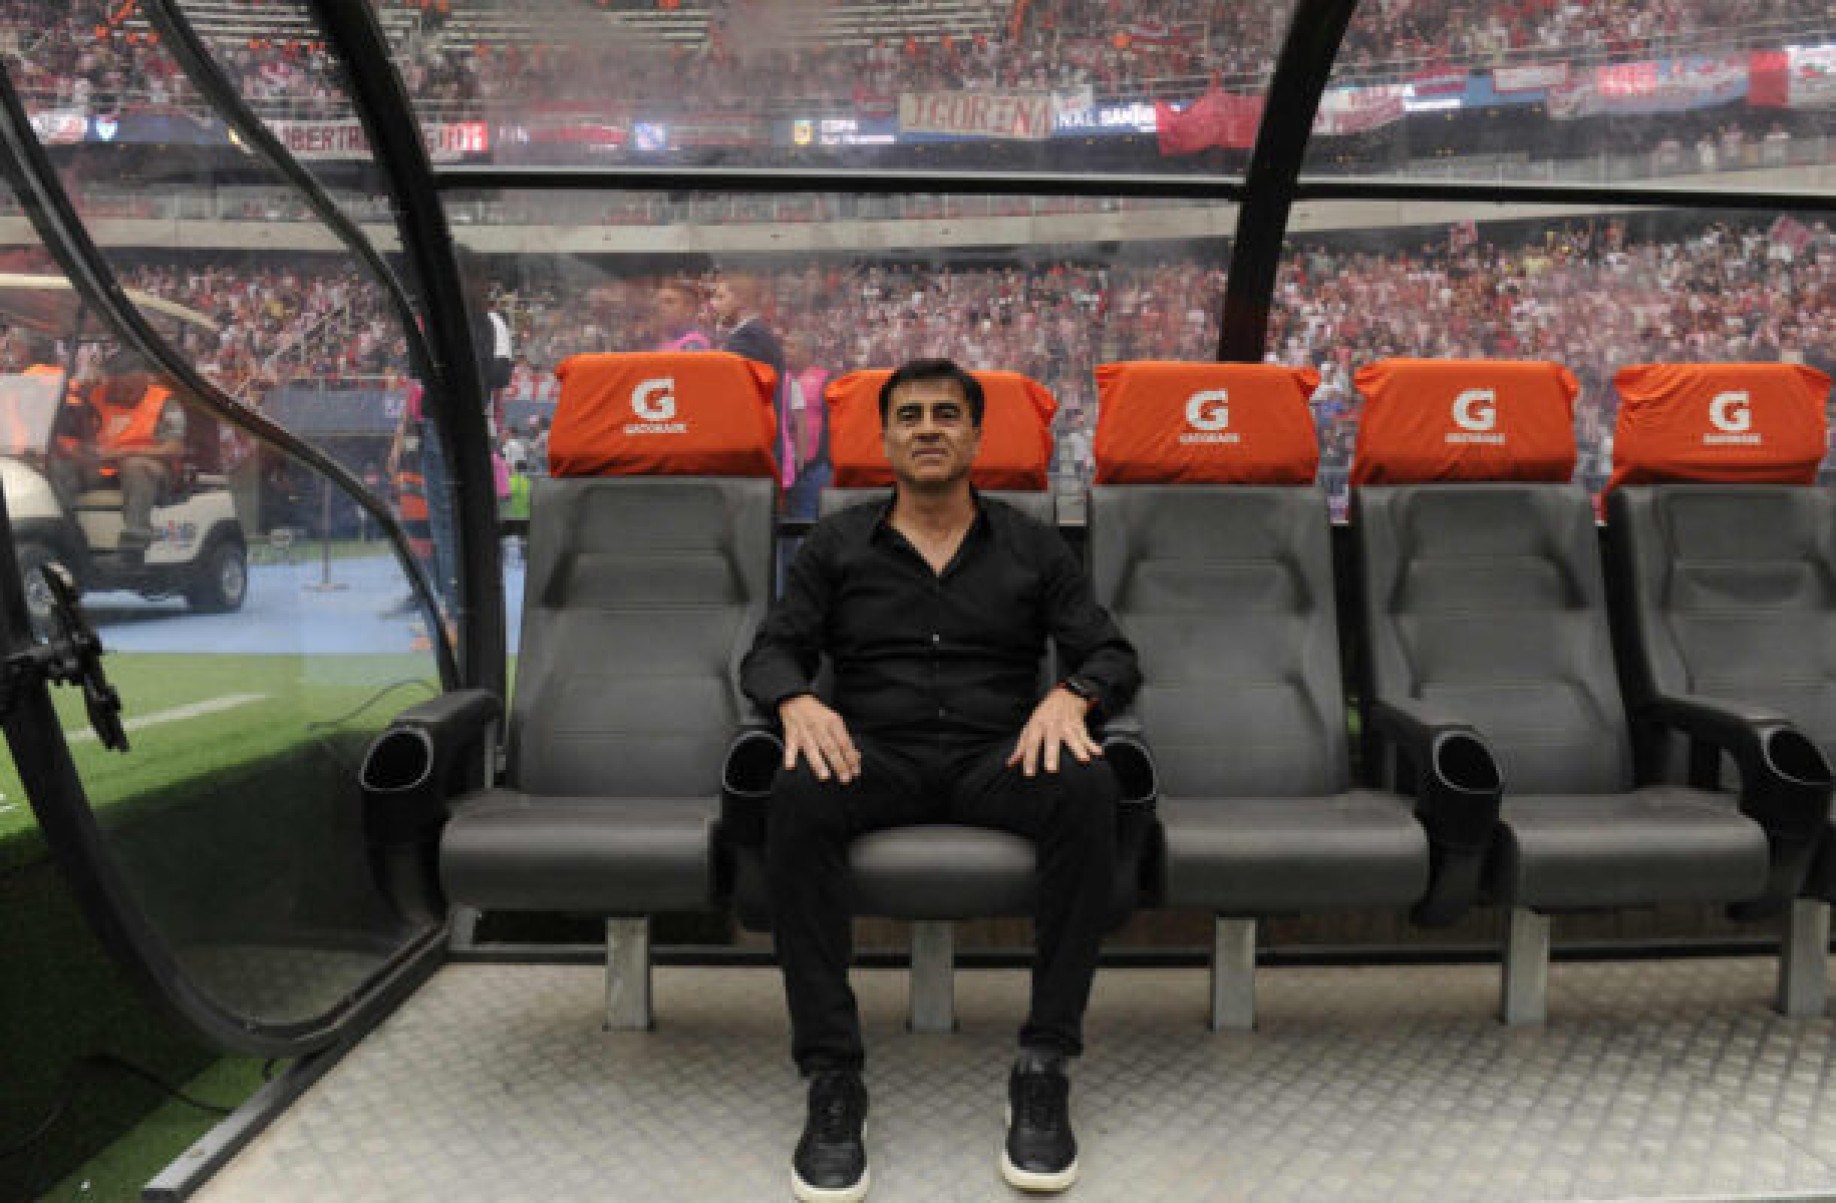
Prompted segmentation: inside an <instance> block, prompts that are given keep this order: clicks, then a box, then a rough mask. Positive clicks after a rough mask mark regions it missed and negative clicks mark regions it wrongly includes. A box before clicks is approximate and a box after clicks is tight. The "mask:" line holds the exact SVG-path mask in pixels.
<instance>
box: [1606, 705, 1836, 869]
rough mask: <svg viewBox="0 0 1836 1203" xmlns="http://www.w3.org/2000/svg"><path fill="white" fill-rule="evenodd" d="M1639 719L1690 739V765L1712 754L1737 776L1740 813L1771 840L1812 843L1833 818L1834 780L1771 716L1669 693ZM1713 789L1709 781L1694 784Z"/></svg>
mask: <svg viewBox="0 0 1836 1203" xmlns="http://www.w3.org/2000/svg"><path fill="white" fill-rule="evenodd" d="M1639 717H1641V718H1643V719H1645V720H1647V721H1649V722H1652V723H1656V724H1659V725H1661V726H1665V727H1669V728H1672V729H1673V730H1676V731H1680V732H1682V733H1683V734H1684V735H1686V736H1688V737H1689V740H1690V744H1691V757H1690V759H1691V762H1692V763H1697V762H1698V761H1699V760H1700V759H1701V758H1700V756H1699V752H1700V751H1701V750H1703V749H1712V750H1716V751H1720V752H1726V753H1727V754H1728V755H1729V756H1730V757H1732V758H1733V761H1734V766H1735V768H1736V769H1737V770H1738V771H1739V773H1740V809H1741V813H1743V814H1745V815H1747V816H1748V817H1749V818H1751V819H1753V820H1754V821H1755V822H1757V823H1759V824H1760V826H1762V827H1764V828H1765V829H1766V834H1767V836H1768V837H1769V838H1772V839H1775V840H1786V841H1790V842H1793V843H1800V842H1803V843H1808V842H1811V841H1813V840H1815V839H1816V838H1817V836H1818V834H1819V833H1821V832H1822V830H1823V825H1824V822H1825V820H1827V819H1828V817H1829V812H1830V790H1831V773H1830V766H1829V764H1828V763H1827V762H1826V761H1825V760H1824V758H1823V753H1822V752H1821V751H1819V750H1818V748H1817V745H1816V744H1814V743H1812V742H1811V740H1810V739H1809V738H1808V737H1806V736H1805V734H1804V733H1803V732H1802V731H1799V730H1798V729H1797V727H1795V726H1794V725H1792V722H1791V720H1790V719H1788V718H1786V717H1785V716H1784V715H1783V714H1781V713H1779V712H1778V711H1775V710H1770V709H1767V708H1765V707H1761V706H1750V705H1746V704H1744V703H1740V702H1728V701H1723V700H1722V699H1720V698H1704V697H1701V696H1698V695H1687V694H1673V695H1670V696H1665V697H1657V698H1653V699H1652V700H1651V701H1649V702H1647V703H1646V704H1645V705H1643V706H1641V707H1640V708H1639ZM1692 784H1694V785H1698V786H1701V787H1704V788H1711V789H1712V788H1714V782H1712V781H1693V782H1692Z"/></svg>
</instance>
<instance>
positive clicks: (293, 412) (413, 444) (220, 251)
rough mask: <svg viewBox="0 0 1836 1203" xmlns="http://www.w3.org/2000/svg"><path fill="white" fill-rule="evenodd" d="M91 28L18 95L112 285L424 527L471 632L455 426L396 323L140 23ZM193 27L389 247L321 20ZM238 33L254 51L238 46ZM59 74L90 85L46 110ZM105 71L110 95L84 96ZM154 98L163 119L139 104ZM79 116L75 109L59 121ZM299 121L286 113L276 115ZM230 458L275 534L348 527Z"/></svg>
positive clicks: (431, 554)
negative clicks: (463, 586) (156, 87)
mask: <svg viewBox="0 0 1836 1203" xmlns="http://www.w3.org/2000/svg"><path fill="white" fill-rule="evenodd" d="M87 15H88V16H89V17H94V18H95V20H93V21H89V22H87V23H77V24H81V32H82V34H83V36H84V37H85V38H86V39H87V40H86V41H84V42H82V43H81V45H80V46H79V47H78V51H79V52H78V53H76V54H75V55H74V56H70V55H66V54H64V53H63V49H64V48H67V47H66V40H67V39H68V38H69V37H71V36H74V35H73V32H72V31H73V29H74V28H75V24H73V19H72V18H70V17H69V16H68V15H66V14H62V13H61V12H60V13H59V14H58V15H57V16H56V17H54V18H53V17H47V20H48V26H47V27H48V29H50V30H51V32H50V33H48V34H47V36H46V37H45V38H44V39H43V40H42V41H40V42H38V43H35V44H34V47H33V50H32V55H31V56H28V58H27V60H26V61H28V62H32V63H37V64H43V65H44V66H43V67H42V68H33V69H28V70H26V71H24V72H22V73H21V76H22V77H23V78H24V79H26V80H27V81H28V94H29V95H34V96H37V97H38V98H39V100H40V103H50V104H51V107H50V108H46V109H43V110H41V111H39V112H36V113H35V114H34V127H35V129H36V130H37V131H38V133H39V136H40V138H41V140H42V141H44V142H45V144H46V146H47V150H48V151H49V153H50V155H51V157H52V160H53V163H54V165H55V167H56V169H57V171H58V175H59V179H60V181H61V182H62V183H63V186H64V188H65V189H66V191H67V192H68V193H69V194H70V196H71V198H72V200H73V201H74V203H75V204H76V206H77V207H78V210H79V212H80V214H81V215H82V217H83V218H84V220H85V221H88V222H90V223H91V225H92V228H93V230H94V231H95V232H96V233H98V234H99V235H100V237H99V238H98V242H99V243H100V244H101V246H102V248H103V251H104V254H105V255H106V256H107V258H108V260H109V265H110V267H111V268H112V269H113V270H114V271H115V273H116V274H117V276H118V278H119V279H120V280H121V282H122V283H123V284H125V285H127V286H128V287H129V289H130V290H131V291H130V297H131V299H133V300H134V302H135V304H136V306H137V307H138V308H139V309H140V310H141V312H142V314H143V316H147V317H149V318H157V317H160V316H161V314H160V310H161V308H162V307H165V308H174V309H177V310H182V311H184V312H187V313H189V314H191V315H192V316H193V318H194V319H195V320H181V321H176V322H174V321H167V322H165V325H164V327H163V328H164V330H165V332H166V333H167V334H168V335H169V336H170V337H171V340H172V342H173V345H174V347H175V348H176V350H177V351H178V352H179V353H180V354H181V355H183V356H184V357H185V358H186V359H187V360H188V361H189V362H190V363H191V364H192V365H193V366H194V367H195V369H196V370H197V371H198V373H199V374H200V375H202V376H203V377H204V378H205V379H206V380H208V381H210V382H211V383H212V384H214V385H215V386H216V387H217V388H219V389H220V390H221V391H222V392H224V393H225V394H227V395H228V397H229V398H230V399H231V400H232V401H234V402H237V403H238V404H241V405H244V406H246V407H248V408H250V409H252V410H257V411H259V412H261V413H262V415H263V416H265V417H267V418H268V419H270V420H272V421H275V422H277V423H279V424H280V425H282V426H285V427H287V428H288V429H289V430H290V431H292V432H293V433H295V434H297V435H299V436H300V437H302V438H303V439H305V440H307V441H308V442H310V443H312V444H314V445H316V446H317V447H318V448H319V449H320V450H321V451H323V452H325V453H326V454H328V455H329V456H331V457H332V458H333V459H335V460H337V461H338V462H339V463H340V464H341V465H343V466H344V467H345V468H346V469H348V470H349V471H350V472H351V474H352V475H353V476H355V477H356V478H357V479H358V480H359V481H361V482H362V483H363V485H364V487H365V488H367V489H369V490H370V491H371V492H372V493H374V494H375V495H376V496H378V497H380V498H383V499H384V500H386V501H388V502H389V503H390V504H391V505H392V506H394V507H395V508H396V510H397V511H398V513H400V514H401V515H402V516H403V520H404V521H405V522H408V523H411V524H412V525H413V526H414V527H415V530H414V531H413V532H411V533H412V534H413V536H414V537H413V538H412V539H411V542H412V545H413V549H414V552H415V554H416V556H417V558H418V559H420V560H421V563H422V566H423V569H424V571H425V572H426V573H427V575H428V578H429V579H430V580H431V581H432V582H433V583H434V585H435V588H436V596H437V598H438V600H439V602H440V604H441V606H442V608H443V610H444V612H445V616H446V617H449V618H452V617H456V616H457V613H458V606H459V598H458V589H457V578H458V572H457V567H456V565H457V563H458V543H457V536H456V529H457V527H456V523H455V522H454V520H453V513H454V506H455V495H454V493H453V489H452V486H451V474H450V473H448V472H446V471H444V469H443V465H442V464H441V462H440V453H439V440H438V439H437V438H436V437H434V433H435V432H434V423H436V422H438V421H439V420H440V418H441V415H442V414H444V413H445V412H446V406H445V404H444V399H443V398H440V397H427V396H425V395H424V392H423V386H422V384H421V383H420V382H418V381H416V380H415V379H414V378H413V376H414V370H413V365H412V364H411V363H410V362H409V354H408V342H407V338H406V336H405V332H404V329H403V325H402V318H401V316H400V313H399V311H398V309H397V308H396V307H395V306H394V305H392V304H391V303H390V301H389V299H388V296H387V294H386V293H385V292H384V290H383V289H382V288H381V287H380V286H379V285H378V284H377V282H376V281H374V280H372V279H371V278H370V276H369V274H368V273H367V271H365V270H363V269H362V268H361V267H360V261H359V260H358V259H357V258H356V257H355V256H354V255H352V254H350V253H349V252H347V251H346V250H344V249H343V247H342V245H341V244H340V243H339V242H338V240H337V239H336V238H334V237H333V236H331V234H330V233H329V232H328V231H327V230H325V229H324V228H323V227H322V226H321V225H320V224H319V222H318V220H317V219H316V217H315V216H314V215H313V214H312V212H311V210H310V208H309V207H308V206H307V204H306V202H305V200H304V199H303V198H302V197H301V196H300V195H299V194H298V193H297V192H296V191H295V190H294V189H293V188H292V187H291V186H290V185H289V184H288V183H287V181H286V180H285V178H284V177H282V176H281V175H280V174H279V173H278V172H277V171H275V170H273V169H272V168H270V167H269V166H267V164H266V163H265V162H264V161H263V160H260V159H258V158H256V157H255V156H253V155H251V154H250V153H248V152H247V151H246V150H245V149H244V148H242V147H241V146H240V145H239V144H238V143H237V141H236V139H234V138H233V137H231V134H230V131H229V129H228V127H227V126H226V125H225V123H224V122H223V121H222V119H221V118H220V117H218V116H217V115H216V114H214V113H211V112H209V111H208V109H207V108H206V107H203V106H202V102H201V100H200V99H199V97H198V93H197V91H196V89H195V87H194V86H193V85H192V84H191V83H190V82H188V81H187V78H186V76H185V74H184V72H183V71H182V70H181V69H180V67H179V65H178V63H177V61H176V60H175V59H174V58H173V57H172V55H171V54H170V53H169V52H168V50H167V48H166V47H165V45H164V44H163V42H162V40H161V38H160V36H159V35H158V33H157V32H156V31H155V30H154V29H153V28H152V27H151V26H149V25H148V23H147V22H146V19H145V17H144V15H142V14H141V13H140V12H139V10H138V8H137V6H135V5H115V6H107V12H106V13H105V14H103V15H101V16H97V14H95V13H89V14H87ZM193 15H194V16H196V17H197V18H198V22H199V29H200V32H201V33H203V34H204V35H205V36H206V41H207V42H208V43H209V45H210V48H211V51H212V53H213V55H214V56H216V58H217V61H218V62H219V64H220V65H221V66H222V67H223V69H224V71H225V72H226V73H227V74H228V75H229V76H230V77H231V78H232V79H233V80H235V81H237V83H238V86H239V87H241V88H242V89H243V92H244V96H245V99H249V100H251V102H254V101H257V100H259V101H261V104H260V105H258V106H257V107H258V108H260V109H261V112H262V116H263V119H264V120H265V121H267V122H268V123H269V125H270V127H271V128H272V129H273V131H274V132H275V133H276V134H277V135H278V136H279V137H280V140H281V141H282V142H283V143H286V144H287V145H288V146H289V147H290V148H291V149H292V150H293V151H294V152H295V154H296V156H297V157H298V158H299V159H301V160H302V161H303V162H304V163H306V164H307V165H308V166H309V167H310V168H311V169H312V170H313V171H314V172H316V173H317V174H318V178H319V179H320V180H321V182H323V183H325V184H327V185H329V186H330V187H331V190H332V192H333V194H334V196H335V198H336V199H337V200H338V201H339V203H340V204H341V205H343V206H345V208H346V212H347V213H348V214H349V215H351V216H353V217H354V218H357V219H358V220H359V221H360V222H365V223H367V232H368V234H369V237H370V238H371V239H372V240H373V241H376V242H378V243H379V244H380V245H383V246H387V245H389V239H390V238H391V237H392V235H393V222H392V218H391V216H390V211H389V206H388V204H387V202H386V200H384V199H383V198H382V196H381V194H380V192H379V188H380V184H379V177H378V176H377V174H376V172H375V170H374V167H373V164H372V162H371V158H370V154H369V150H368V148H367V146H366V145H365V143H364V140H363V138H362V136H361V131H360V127H359V123H358V122H357V120H356V117H355V115H354V113H352V112H351V111H350V109H349V107H348V104H347V102H346V101H345V100H344V98H343V92H342V88H341V86H340V84H339V70H340V69H339V67H338V64H337V63H336V62H335V61H334V60H333V59H331V58H329V57H328V54H327V51H326V48H325V46H324V43H323V40H322V39H321V38H320V37H319V36H318V35H317V33H316V31H315V29H314V27H313V25H312V21H311V18H310V16H309V15H308V14H307V12H306V11H305V9H304V8H303V7H302V6H299V5H295V4H276V5H273V6H269V7H266V8H264V10H263V16H262V23H261V26H260V30H259V32H251V28H250V22H249V20H248V18H247V15H246V13H244V14H236V15H233V16H232V15H230V14H227V13H226V11H225V10H223V9H221V7H212V8H204V9H200V11H198V12H197V13H194V14H193ZM391 24H392V25H393V26H395V27H400V26H401V25H402V21H401V20H400V19H395V20H393V21H392V22H391ZM232 29H233V30H238V31H240V32H239V33H238V34H237V36H235V37H233V38H232V37H231V36H230V31H231V30H232ZM53 69H55V70H56V71H65V72H72V71H73V72H75V76H74V82H72V81H71V80H70V79H68V78H67V77H65V76H60V79H64V80H65V82H67V83H69V84H70V86H69V87H64V86H63V84H59V85H57V86H56V87H54V88H53V89H52V91H53V93H55V94H52V95H48V94H47V93H46V90H45V87H44V83H45V80H44V73H45V71H46V70H53ZM90 71H93V72H96V73H99V75H100V77H102V78H106V79H107V80H109V81H111V82H112V89H111V90H109V91H107V92H102V91H99V90H97V89H94V88H83V87H77V86H76V83H78V82H81V81H82V80H84V79H86V78H88V76H87V75H86V74H85V73H86V72H90ZM155 80H157V81H159V83H160V92H159V95H160V96H161V97H163V98H164V99H163V100H162V101H160V102H159V103H155V101H154V99H153V94H152V93H150V92H147V93H144V94H143V93H141V92H140V91H139V86H140V85H141V84H143V83H145V84H150V83H151V81H155ZM60 97H61V100H60ZM65 102H67V103H68V105H69V106H71V107H69V108H67V109H66V108H58V107H57V104H58V103H65ZM283 102H284V105H285V106H290V107H285V108H284V111H283V109H282V108H276V107H274V106H275V105H276V104H281V103H283ZM66 118H69V119H68V120H66ZM66 135H69V136H66ZM212 428H213V429H214V425H213V427H212ZM199 441H201V440H199V439H194V442H199ZM404 448H405V451H404ZM225 454H230V455H233V456H237V457H242V458H247V459H249V460H251V461H253V462H251V464H250V466H249V468H248V472H249V475H250V477H251V479H252V480H254V481H257V482H258V483H257V484H254V485H251V488H257V487H258V488H259V489H261V490H262V491H263V492H264V494H265V499H266V500H267V501H268V503H269V504H267V506H266V509H265V516H266V521H267V523H268V526H267V528H266V530H275V529H278V530H282V531H293V532H300V531H307V530H317V529H320V528H322V527H324V526H326V525H327V524H328V523H330V522H331V521H332V520H333V519H332V517H331V516H330V515H329V514H328V513H327V512H326V509H325V506H324V505H322V504H321V501H320V499H319V493H320V492H321V491H322V489H321V487H320V485H319V484H318V483H317V482H316V481H315V482H312V483H310V484H307V485H304V486H302V485H301V483H300V482H299V481H298V480H297V476H298V472H297V470H296V469H295V468H293V467H291V466H290V465H289V464H287V463H286V462H284V461H283V460H280V459H278V458H276V457H274V456H272V455H269V454H266V453H257V452H256V450H255V449H254V448H253V447H239V446H236V445H235V437H234V436H233V435H226V436H225ZM335 508H337V509H339V510H340V511H342V510H345V509H348V508H349V506H348V503H341V504H340V505H339V506H337V507H335ZM411 513H412V514H413V517H409V515H410V514H411ZM263 533H266V531H264V532H263Z"/></svg>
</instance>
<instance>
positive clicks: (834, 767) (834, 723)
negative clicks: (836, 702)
mask: <svg viewBox="0 0 1836 1203" xmlns="http://www.w3.org/2000/svg"><path fill="white" fill-rule="evenodd" d="M778 722H779V724H780V725H781V726H782V727H783V728H784V767H785V768H787V769H794V768H796V767H797V757H798V756H802V757H803V758H804V759H806V760H808V761H809V762H810V772H812V773H815V774H816V777H817V779H818V780H820V781H827V780H828V779H829V777H830V775H831V774H833V775H834V776H836V777H839V778H841V783H842V784H843V785H847V784H848V783H849V782H851V781H853V780H854V779H855V778H856V777H858V776H860V773H861V754H860V751H859V749H857V748H856V747H855V746H854V739H853V737H851V736H850V735H849V734H848V725H847V724H846V723H844V722H843V721H842V716H841V715H839V714H837V713H835V711H833V710H831V709H829V708H828V707H827V706H825V705H823V704H822V703H821V702H820V701H818V700H817V699H816V697H815V695H813V694H807V693H800V694H798V695H797V696H796V697H794V698H785V699H784V700H783V701H782V702H779V703H778Z"/></svg>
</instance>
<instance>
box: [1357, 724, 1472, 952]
mask: <svg viewBox="0 0 1836 1203" xmlns="http://www.w3.org/2000/svg"><path fill="white" fill-rule="evenodd" d="M1366 716H1367V717H1366V721H1367V722H1369V724H1370V726H1371V732H1372V734H1373V735H1374V736H1375V737H1376V740H1377V741H1378V742H1380V743H1384V744H1388V745H1390V746H1391V747H1394V748H1395V749H1396V750H1397V751H1398V752H1400V753H1401V755H1402V757H1403V759H1404V761H1406V763H1407V764H1408V765H1409V767H1410V769H1411V772H1410V774H1409V779H1410V781H1411V783H1412V784H1413V792H1414V796H1415V818H1416V821H1417V822H1419V823H1420V824H1421V825H1422V829H1423V831H1425V832H1426V833H1427V836H1428V890H1427V892H1426V893H1425V894H1424V895H1423V896H1422V898H1421V900H1420V901H1418V902H1417V903H1416V904H1415V908H1414V910H1413V912H1412V916H1413V918H1414V919H1415V921H1416V922H1417V923H1420V924H1422V925H1424V926H1428V927H1440V926H1444V925H1446V924H1449V923H1452V922H1454V921H1455V920H1456V919H1458V918H1460V916H1462V915H1464V914H1465V913H1466V912H1467V911H1468V910H1469V909H1470V908H1471V907H1472V905H1473V903H1474V902H1475V901H1476V900H1477V899H1478V896H1479V883H1480V877H1481V874H1482V872H1483V870H1484V868H1485V857H1486V850H1487V849H1488V848H1489V847H1490V846H1491V842H1492V835H1493V832H1494V830H1495V829H1496V828H1497V826H1498V808H1499V805H1500V801H1501V798H1502V795H1503V792H1504V791H1503V781H1502V779H1501V777H1500V774H1499V771H1498V761H1497V759H1496V758H1495V757H1494V756H1493V755H1492V749H1491V748H1490V747H1489V746H1488V745H1487V744H1486V742H1485V739H1484V737H1483V736H1481V735H1480V734H1479V732H1477V731H1476V730H1474V729H1473V728H1472V726H1471V725H1470V724H1467V723H1462V722H1457V721H1455V720H1454V719H1453V718H1452V717H1450V716H1448V715H1446V714H1444V713H1442V712H1440V711H1438V710H1436V709H1435V708H1434V707H1432V706H1429V705H1427V704H1425V703H1422V702H1420V701H1417V700H1415V699H1408V700H1406V701H1400V702H1385V701H1376V702H1372V703H1371V704H1370V706H1369V707H1368V708H1367V710H1366Z"/></svg>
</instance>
